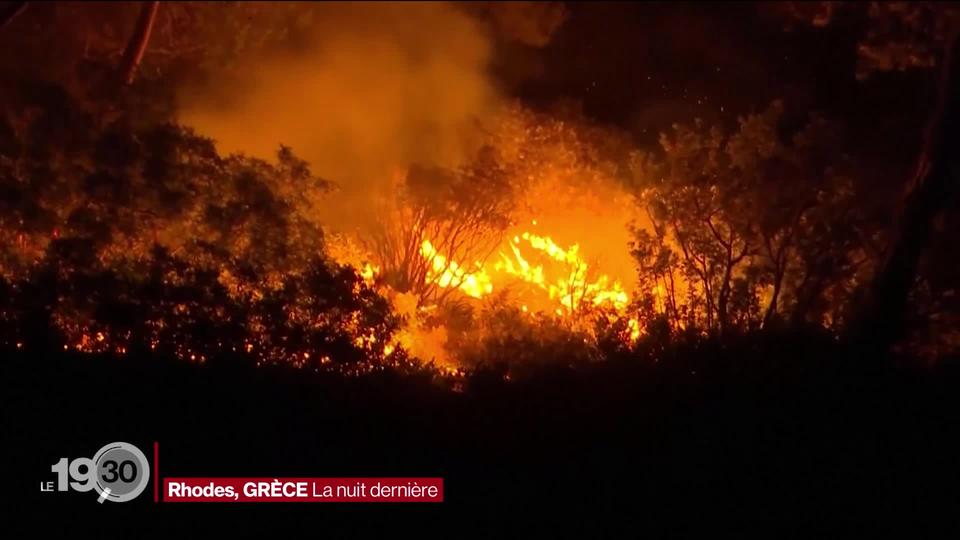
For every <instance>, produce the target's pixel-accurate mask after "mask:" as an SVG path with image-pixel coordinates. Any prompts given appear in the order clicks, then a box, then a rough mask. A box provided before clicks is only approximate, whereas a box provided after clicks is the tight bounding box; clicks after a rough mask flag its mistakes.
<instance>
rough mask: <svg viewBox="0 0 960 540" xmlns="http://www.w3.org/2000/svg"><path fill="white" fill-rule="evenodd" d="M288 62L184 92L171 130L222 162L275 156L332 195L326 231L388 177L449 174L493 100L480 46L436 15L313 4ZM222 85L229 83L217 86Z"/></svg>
mask: <svg viewBox="0 0 960 540" xmlns="http://www.w3.org/2000/svg"><path fill="white" fill-rule="evenodd" d="M300 9H302V10H304V13H307V12H309V14H310V23H309V32H308V35H307V36H306V39H305V42H304V43H298V44H297V47H296V50H290V49H292V47H291V48H288V50H284V51H280V52H271V53H258V54H253V55H250V56H248V57H246V58H243V59H242V61H241V62H240V64H239V65H238V66H236V67H235V68H234V69H231V74H230V78H229V79H226V78H225V79H222V80H219V81H216V80H215V81H212V83H210V84H207V85H206V86H203V87H191V88H189V89H184V91H182V92H181V95H180V104H179V105H180V110H181V118H180V120H181V121H182V122H183V123H184V124H187V125H190V126H193V127H195V128H196V129H197V130H198V131H199V132H200V133H203V134H205V135H208V136H211V137H213V138H214V139H215V140H216V142H217V146H218V148H219V149H220V150H221V151H222V152H226V153H230V152H244V153H247V154H252V155H255V156H257V157H263V158H266V159H270V158H272V157H273V155H274V154H275V152H276V150H277V148H278V146H279V145H280V144H284V145H287V146H290V147H292V148H293V150H294V152H295V153H297V154H298V155H299V156H301V157H302V158H304V159H306V160H307V161H308V162H310V164H311V167H312V169H313V172H314V173H315V174H317V175H318V176H321V177H323V178H325V179H328V180H332V181H333V182H334V183H336V184H338V185H339V186H340V193H339V194H338V195H337V197H336V199H337V202H336V204H333V205H332V206H331V209H330V211H331V212H333V213H335V214H339V215H336V216H333V215H331V220H330V221H331V222H336V221H338V220H339V221H342V220H343V219H345V218H346V216H348V215H357V213H358V212H362V211H363V208H361V206H366V207H367V212H369V205H368V201H369V196H370V195H371V194H373V193H377V192H379V191H382V188H386V187H387V185H388V184H389V182H390V175H391V172H392V171H395V170H397V169H398V168H399V169H403V168H405V167H407V166H408V165H410V164H412V163H423V164H434V165H447V166H450V165H454V164H457V163H459V162H461V161H462V160H463V159H464V158H465V157H466V156H467V155H468V154H469V153H471V152H472V151H473V150H474V149H475V145H476V144H477V143H476V141H477V140H478V134H477V132H476V128H475V125H476V123H477V120H478V119H479V118H483V117H485V116H487V115H489V114H491V113H492V112H493V111H495V110H496V108H497V107H498V105H499V103H500V96H499V93H498V91H497V89H496V87H495V84H494V82H493V81H492V79H491V77H490V75H489V74H488V70H487V67H488V63H489V60H490V51H491V46H490V38H489V36H488V35H487V33H485V31H484V29H483V26H482V25H481V24H480V23H479V22H478V21H477V20H476V19H474V18H472V17H470V16H469V15H467V14H466V13H464V12H463V11H461V10H460V9H457V8H456V7H455V6H453V5H451V4H447V3H415V4H408V3H403V4H395V3H382V4H381V3H366V2H362V3H355V4H339V3H336V4H327V3H318V4H310V5H303V6H297V10H298V12H299V10H300ZM224 81H228V82H224Z"/></svg>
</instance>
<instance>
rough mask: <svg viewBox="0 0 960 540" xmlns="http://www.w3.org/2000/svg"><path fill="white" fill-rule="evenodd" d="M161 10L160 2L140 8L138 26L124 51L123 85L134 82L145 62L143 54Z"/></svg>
mask: <svg viewBox="0 0 960 540" xmlns="http://www.w3.org/2000/svg"><path fill="white" fill-rule="evenodd" d="M159 8H160V2H144V3H143V5H142V7H141V8H140V16H139V17H138V18H137V25H136V27H135V28H134V29H133V35H131V36H130V41H128V42H127V47H126V48H125V49H124V50H123V58H122V59H121V60H120V69H119V73H120V79H121V80H122V81H123V84H130V83H132V82H133V76H134V75H135V74H136V72H137V67H139V66H140V61H141V60H143V53H144V52H145V51H146V50H147V43H149V41H150V33H151V32H152V31H153V22H154V21H155V20H156V18H157V10H158V9H159Z"/></svg>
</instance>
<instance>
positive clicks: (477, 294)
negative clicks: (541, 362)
mask: <svg viewBox="0 0 960 540" xmlns="http://www.w3.org/2000/svg"><path fill="white" fill-rule="evenodd" d="M533 224H534V225H536V221H535V220H534V221H533ZM525 250H526V251H525ZM420 254H421V255H422V256H423V257H424V258H425V259H426V260H427V261H428V262H429V264H430V265H431V268H432V271H431V272H430V273H429V274H428V275H427V277H426V279H427V281H428V282H431V283H435V284H436V285H437V286H438V287H442V288H450V287H453V288H457V289H459V290H460V291H461V292H463V293H464V294H466V295H468V296H471V297H473V298H482V297H484V296H486V295H489V294H491V293H492V292H493V291H494V288H495V286H494V284H495V283H496V287H498V288H500V287H506V286H507V284H509V283H510V282H514V283H515V282H517V281H520V282H522V283H526V284H529V285H532V286H533V287H534V288H535V289H536V290H539V291H542V292H544V293H546V297H547V298H548V299H549V301H550V304H552V307H551V309H550V310H548V311H553V312H555V313H556V314H557V315H558V316H564V315H570V314H573V313H575V312H577V311H579V310H581V309H583V308H585V307H591V306H606V307H609V308H612V309H613V310H614V311H615V312H617V313H620V314H621V315H622V316H624V317H626V310H627V307H628V305H629V304H630V295H629V294H628V293H627V291H625V290H624V288H623V286H622V285H621V283H620V282H619V281H618V280H615V279H612V278H610V276H608V275H606V274H595V275H592V274H591V272H590V270H591V269H592V267H591V265H589V264H588V263H587V261H586V259H585V258H584V256H583V255H582V254H581V252H580V246H579V244H572V245H570V246H569V247H563V246H562V245H560V244H558V243H557V242H555V241H554V240H553V239H552V238H551V237H550V236H543V235H538V234H534V233H531V232H529V231H516V234H514V235H513V236H512V237H508V240H507V241H505V243H504V246H502V249H501V250H500V252H499V256H500V258H499V260H497V261H496V262H494V263H493V264H492V265H490V266H489V268H488V267H487V266H485V265H482V264H480V263H477V264H476V266H477V270H476V271H474V272H467V271H466V270H464V269H463V267H462V266H461V265H459V264H458V263H457V262H456V261H452V260H449V258H448V257H446V256H445V255H443V254H441V253H438V252H437V250H436V248H435V247H434V246H433V244H432V243H431V242H430V240H429V239H425V240H424V241H423V243H422V245H421V249H420ZM522 311H523V312H524V313H532V312H534V310H532V309H531V308H529V307H528V306H527V305H526V304H524V305H523V308H522ZM627 327H628V329H629V331H630V337H631V339H633V340H635V339H637V338H638V337H639V335H640V326H639V322H638V321H637V319H636V318H633V317H627Z"/></svg>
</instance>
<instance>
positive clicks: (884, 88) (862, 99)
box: [495, 2, 935, 185]
mask: <svg viewBox="0 0 960 540" xmlns="http://www.w3.org/2000/svg"><path fill="white" fill-rule="evenodd" d="M568 11H569V16H568V19H567V20H566V22H565V23H564V25H563V26H562V27H561V28H560V29H559V31H558V32H557V33H556V35H555V36H554V38H553V40H552V41H551V42H550V43H549V44H548V45H547V46H546V47H545V48H543V49H539V50H538V49H533V48H528V47H522V46H518V45H514V44H500V46H499V50H498V51H497V55H496V65H495V70H496V72H497V74H498V76H499V79H500V80H501V81H503V84H504V86H505V87H506V88H508V89H509V91H511V92H512V93H513V94H514V95H515V96H517V97H519V98H520V99H522V100H524V101H525V102H527V103H529V104H533V105H535V106H539V107H549V106H550V105H551V104H552V103H553V102H555V101H556V100H557V99H558V98H573V99H574V100H578V101H580V102H581V103H582V107H583V111H584V113H585V114H586V115H587V116H588V117H590V118H592V119H594V120H597V121H600V122H603V123H607V124H612V125H616V126H619V127H621V128H624V129H627V130H629V131H630V132H631V133H632V134H633V136H634V138H635V140H636V141H637V142H638V143H640V144H641V145H647V144H649V145H652V144H655V143H656V140H657V137H658V134H659V133H660V132H661V131H663V130H664V129H668V128H669V126H670V125H671V124H673V123H675V122H687V121H690V120H692V119H693V118H696V117H699V118H702V119H704V120H706V121H709V122H720V123H724V124H726V125H733V124H734V123H735V121H736V118H737V116H738V115H742V114H745V113H749V112H754V111H759V110H762V109H763V108H765V107H766V106H767V105H768V104H769V102H770V101H771V100H773V99H778V98H781V99H783V100H784V101H785V104H786V106H787V110H788V114H792V115H794V116H795V117H797V118H798V120H799V119H800V118H801V117H803V116H805V115H806V114H808V113H809V112H811V111H818V112H820V113H823V114H825V115H827V116H828V118H830V119H832V120H835V121H839V122H840V123H841V124H842V125H843V126H844V129H845V133H844V134H843V138H844V141H845V143H846V147H847V149H848V151H850V152H851V154H853V155H855V156H857V157H859V158H861V160H862V161H863V162H864V163H868V165H867V167H868V169H870V170H868V171H865V173H866V174H867V175H868V176H875V177H876V178H875V179H874V181H879V182H883V183H884V184H888V183H892V184H893V185H896V184H897V183H898V182H902V175H903V174H906V173H907V172H908V171H909V168H910V167H911V166H912V163H913V160H914V158H915V156H916V152H917V150H918V148H919V141H920V135H921V133H922V128H923V125H924V122H925V119H926V117H927V114H928V111H929V108H930V105H931V103H932V101H933V96H934V84H933V82H934V80H935V73H934V72H933V71H932V70H926V71H924V70H913V71H909V72H895V73H875V74H872V75H871V76H870V77H868V78H867V79H865V80H857V78H856V61H857V52H856V46H857V40H858V38H859V36H861V35H862V28H863V25H864V22H865V21H863V20H858V19H856V18H853V16H851V15H846V16H845V17H843V16H839V17H835V19H834V20H833V21H832V23H831V24H830V25H829V26H827V27H825V28H814V27H812V26H804V25H802V24H797V23H793V24H791V23H790V21H788V20H787V19H786V18H785V17H783V16H782V15H781V14H778V13H776V12H775V11H773V10H772V9H771V5H769V4H759V5H757V4H753V3H733V4H730V3H719V4H708V3H702V4H697V3H667V2H657V3H607V2H596V3H570V4H568ZM871 173H873V174H871Z"/></svg>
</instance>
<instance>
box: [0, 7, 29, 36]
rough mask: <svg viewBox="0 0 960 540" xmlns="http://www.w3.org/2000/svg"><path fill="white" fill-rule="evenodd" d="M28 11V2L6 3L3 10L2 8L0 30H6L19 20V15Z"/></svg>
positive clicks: (0, 11) (0, 9) (0, 10)
mask: <svg viewBox="0 0 960 540" xmlns="http://www.w3.org/2000/svg"><path fill="white" fill-rule="evenodd" d="M26 9H27V3H26V2H6V3H5V5H4V6H3V8H0V30H3V29H4V28H6V27H7V25H8V24H10V23H11V22H12V21H13V20H14V19H16V18H17V15H20V14H21V13H23V12H24V10H26Z"/></svg>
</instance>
